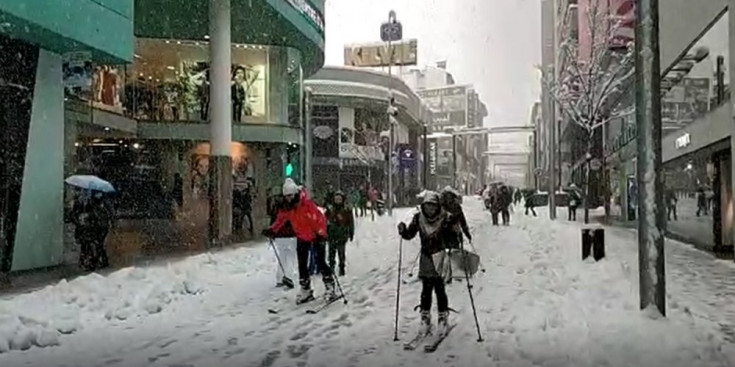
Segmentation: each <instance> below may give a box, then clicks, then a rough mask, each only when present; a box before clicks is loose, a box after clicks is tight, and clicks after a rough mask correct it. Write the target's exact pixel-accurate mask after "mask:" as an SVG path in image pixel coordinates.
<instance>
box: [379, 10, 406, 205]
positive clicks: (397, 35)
mask: <svg viewBox="0 0 735 367" xmlns="http://www.w3.org/2000/svg"><path fill="white" fill-rule="evenodd" d="M380 39H381V40H383V42H387V43H388V78H389V82H388V110H387V111H386V112H387V115H388V123H389V126H390V136H389V138H388V162H387V164H388V215H390V216H392V215H393V145H394V142H393V136H394V132H395V123H396V120H395V117H396V115H397V113H398V110H397V109H396V108H395V106H394V102H395V100H394V98H393V42H396V41H400V40H401V39H403V25H402V24H401V22H399V21H398V20H397V19H396V12H395V11H393V10H391V11H390V12H388V22H386V23H383V24H381V25H380Z"/></svg>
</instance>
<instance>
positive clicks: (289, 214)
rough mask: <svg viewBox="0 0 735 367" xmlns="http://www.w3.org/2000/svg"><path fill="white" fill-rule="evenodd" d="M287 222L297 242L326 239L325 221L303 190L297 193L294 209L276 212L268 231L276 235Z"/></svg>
mask: <svg viewBox="0 0 735 367" xmlns="http://www.w3.org/2000/svg"><path fill="white" fill-rule="evenodd" d="M287 222H290V223H291V226H292V227H293V231H294V232H295V233H296V238H297V239H298V240H299V241H303V242H312V241H314V239H316V237H317V236H319V237H322V238H327V219H326V217H325V216H324V214H323V213H322V212H321V211H320V210H319V208H318V207H317V206H316V204H314V202H313V201H311V200H310V199H309V197H308V195H306V192H305V191H304V190H301V192H300V193H299V203H298V204H296V206H295V207H294V208H291V209H282V210H281V211H279V212H278V216H277V217H276V221H275V222H273V224H272V225H271V227H270V229H271V231H273V232H274V233H278V232H279V231H280V230H281V228H282V227H283V225H285V224H286V223H287Z"/></svg>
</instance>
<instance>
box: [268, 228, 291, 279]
mask: <svg viewBox="0 0 735 367" xmlns="http://www.w3.org/2000/svg"><path fill="white" fill-rule="evenodd" d="M268 243H270V245H271V248H272V249H273V253H274V254H276V261H278V266H280V267H281V272H283V280H286V282H283V283H284V284H285V283H288V284H286V286H288V287H289V288H293V287H294V283H293V280H291V278H289V277H288V276H287V275H286V268H284V267H283V262H282V261H281V256H280V255H278V250H277V249H276V245H275V244H274V243H273V239H272V238H269V239H268Z"/></svg>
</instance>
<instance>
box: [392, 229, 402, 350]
mask: <svg viewBox="0 0 735 367" xmlns="http://www.w3.org/2000/svg"><path fill="white" fill-rule="evenodd" d="M402 258H403V238H401V239H400V240H399V242H398V285H397V287H396V325H395V328H394V330H393V341H398V308H399V306H400V304H401V265H402Z"/></svg>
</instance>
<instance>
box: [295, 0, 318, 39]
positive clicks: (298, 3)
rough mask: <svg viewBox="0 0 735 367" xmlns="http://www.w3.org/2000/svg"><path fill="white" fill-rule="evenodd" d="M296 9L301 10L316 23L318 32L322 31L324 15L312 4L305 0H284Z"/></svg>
mask: <svg viewBox="0 0 735 367" xmlns="http://www.w3.org/2000/svg"><path fill="white" fill-rule="evenodd" d="M286 1H287V2H288V3H289V4H291V6H293V7H294V8H295V9H296V10H298V11H299V12H301V14H303V15H304V16H306V17H307V18H309V20H310V21H311V22H312V23H314V25H316V27H317V29H318V30H319V32H322V33H324V17H323V16H322V14H321V13H320V12H319V11H318V10H316V8H314V6H313V5H311V3H310V2H309V1H307V0H286Z"/></svg>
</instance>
